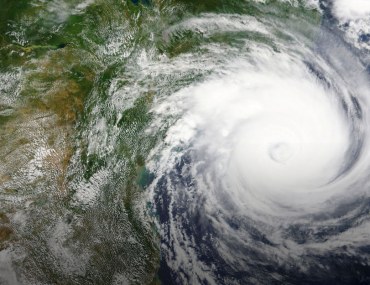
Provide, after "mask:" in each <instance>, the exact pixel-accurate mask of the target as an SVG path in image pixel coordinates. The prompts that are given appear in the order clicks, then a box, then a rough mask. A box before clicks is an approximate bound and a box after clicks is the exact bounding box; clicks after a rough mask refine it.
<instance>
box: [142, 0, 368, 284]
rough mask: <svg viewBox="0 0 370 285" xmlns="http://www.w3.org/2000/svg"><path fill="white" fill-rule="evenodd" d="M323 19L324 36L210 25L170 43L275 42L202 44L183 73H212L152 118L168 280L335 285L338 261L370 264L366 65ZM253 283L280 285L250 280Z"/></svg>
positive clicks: (224, 22)
mask: <svg viewBox="0 0 370 285" xmlns="http://www.w3.org/2000/svg"><path fill="white" fill-rule="evenodd" d="M342 2H343V3H344V2H345V1H342ZM342 2H341V1H337V2H335V4H336V6H335V7H334V8H335V9H336V10H338V9H339V8H338V7H339V6H338V5H341V3H342ZM346 3H347V2H346ZM326 4H328V3H326ZM325 7H327V6H322V8H323V9H324V8H325ZM336 10H335V11H336ZM338 11H340V9H339V10H338ZM322 13H324V16H323V17H324V19H323V24H322V26H321V27H320V28H318V27H315V26H314V25H312V23H310V24H308V23H303V24H302V25H308V27H309V28H307V27H304V28H303V26H298V27H294V26H292V25H290V23H283V24H282V23H277V22H275V21H274V20H272V21H271V22H269V21H267V20H266V19H264V20H262V21H255V19H253V18H252V17H250V18H247V17H246V18H243V17H242V16H236V15H234V16H233V17H229V16H226V15H224V16H219V15H218V16H216V15H211V14H207V15H203V16H202V17H201V19H199V18H198V19H190V20H186V21H185V22H183V23H182V24H181V23H180V24H177V26H175V27H173V28H172V29H170V30H169V31H168V34H166V36H167V37H171V33H173V34H176V33H179V31H182V30H191V31H193V32H197V31H198V30H199V29H200V30H201V33H202V35H205V36H206V37H208V38H212V36H214V34H215V33H219V31H220V30H221V31H222V32H223V33H235V31H237V32H238V33H241V31H243V30H244V31H245V32H249V31H251V30H258V33H260V34H261V37H262V35H263V36H266V37H271V38H272V39H273V44H272V45H271V44H269V43H268V42H265V43H263V44H261V43H256V42H254V41H253V39H252V40H251V39H247V40H245V39H244V41H242V42H243V44H241V45H239V46H238V47H236V46H235V45H232V44H230V46H221V47H220V46H219V45H217V44H214V43H207V44H204V46H203V47H202V48H203V49H204V50H206V51H208V53H206V54H205V55H204V54H202V55H200V56H199V55H197V56H199V58H197V59H196V60H195V59H194V58H191V57H184V58H182V60H183V61H182V64H181V67H182V70H181V72H185V71H184V70H186V68H189V69H191V68H190V67H195V68H199V66H198V65H197V64H198V62H202V63H204V62H209V61H210V58H213V62H217V63H216V65H215V66H213V67H212V72H211V73H208V70H203V71H202V72H203V73H205V74H206V75H203V77H202V80H199V81H198V82H196V83H192V84H190V85H187V86H185V87H183V88H180V89H179V90H178V91H177V92H175V93H173V94H172V95H171V96H170V97H169V98H167V99H166V100H161V99H159V101H158V102H157V104H156V106H155V107H154V108H153V112H154V113H155V114H156V116H157V117H159V118H161V120H162V123H163V122H168V121H171V122H172V123H171V124H169V125H171V126H170V127H169V129H168V131H167V133H166V137H165V140H164V142H163V144H162V145H160V146H159V147H158V148H156V149H155V151H153V153H152V159H150V161H149V162H148V165H149V167H150V170H151V171H152V172H153V173H155V177H156V179H155V180H154V182H153V183H152V184H151V193H152V198H151V199H152V200H154V202H155V204H156V205H157V207H156V212H157V213H158V215H159V217H160V218H159V227H160V228H161V229H162V236H163V237H164V238H163V241H162V249H163V252H164V256H165V259H166V260H167V263H168V265H169V267H170V269H169V272H177V273H178V272H183V274H180V276H178V277H177V279H176V280H178V282H185V283H186V282H191V283H193V282H195V283H203V282H209V283H208V284H217V283H222V284H223V283H225V284H234V283H233V282H234V281H235V280H239V281H240V280H244V282H246V284H249V283H250V284H272V283H271V282H274V278H276V280H279V282H287V284H290V282H292V283H293V284H297V283H296V282H298V281H297V280H301V279H300V278H302V276H308V275H310V274H311V273H312V272H317V274H316V275H315V276H314V277H310V278H309V280H311V281H310V282H313V283H312V284H321V283H320V282H323V281H322V280H326V281H324V283H322V284H331V283H330V282H332V280H331V279H330V278H329V277H322V276H321V275H325V274H327V273H328V272H331V269H330V268H329V267H330V265H329V264H330V262H332V261H330V260H329V259H330V258H334V257H332V256H331V255H330V254H331V252H332V251H333V250H336V251H337V253H338V256H341V257H338V259H337V261H335V262H341V266H345V264H346V262H348V260H347V259H346V258H343V256H347V257H348V256H352V253H353V252H357V253H359V252H362V254H366V253H364V251H363V248H365V247H366V245H367V241H368V239H369V234H367V229H368V227H369V223H368V221H366V219H367V218H365V217H364V215H365V213H366V211H368V210H367V209H368V206H367V205H366V202H365V201H367V199H368V196H369V191H368V187H369V182H368V178H367V173H368V171H369V168H370V163H369V161H370V160H369V142H368V138H367V136H368V132H369V121H368V120H369V119H368V114H367V112H366V110H367V109H368V108H369V105H368V104H369V103H368V99H367V98H368V93H369V90H370V87H369V84H368V83H367V82H368V79H369V78H368V74H367V71H366V68H365V65H364V60H365V58H364V57H361V56H359V54H360V52H359V51H354V50H353V49H350V48H348V44H347V43H346V41H345V40H343V39H342V38H341V36H339V34H340V33H341V32H339V30H338V29H337V28H336V27H333V26H330V25H327V26H325V17H332V14H330V13H331V12H330V10H329V8H327V10H325V9H324V11H323V12H322ZM325 13H326V14H325ZM325 15H326V16H325ZM217 17H220V18H219V19H216V18H217ZM274 26H275V27H277V29H278V28H280V29H283V30H284V29H285V30H284V32H282V31H279V32H281V33H284V34H285V35H284V37H280V38H279V37H277V36H276V35H275V34H274V33H275V32H276V31H274V30H273V29H272V28H271V27H274ZM204 27H208V28H207V29H205V28H204ZM202 29H203V30H202ZM308 37H312V38H313V41H314V44H309V43H308ZM221 50H223V51H221ZM216 59H217V60H216ZM178 60H179V59H178ZM177 65H178V66H179V64H178V63H177ZM189 66H190V67H189ZM208 66H209V65H208ZM191 70H192V69H191ZM191 72H194V71H193V70H192V71H191ZM158 124H160V122H158ZM350 231H351V234H350ZM344 247H346V248H348V247H350V248H351V249H352V251H351V252H348V251H347V250H345V249H343V248H344ZM328 256H331V257H330V258H329V257H328ZM353 256H356V254H354V255H353ZM353 258H354V257H353ZM266 260H269V262H266ZM338 260H339V261H338ZM335 262H334V263H335ZM356 262H360V261H356ZM271 264H272V265H271ZM269 266H273V267H272V268H275V269H272V268H271V267H269ZM339 267H340V266H339ZM171 270H172V271H171ZM250 271H254V272H255V271H256V272H258V274H257V275H258V276H260V277H261V276H263V272H273V273H274V274H275V275H271V276H273V278H272V277H271V276H270V277H266V278H262V277H261V278H260V279H258V278H257V280H258V281H256V280H254V279H253V278H252V279H251V277H250V276H248V272H250ZM295 271H297V272H300V273H299V274H301V275H299V274H298V275H297V276H298V277H292V276H293V274H292V272H295ZM190 272H191V273H190ZM226 272H227V273H226ZM168 274H171V273H168ZM225 274H226V275H227V276H229V279H226V281H225V279H219V278H218V276H224V275H225ZM286 276H290V277H286ZM333 276H335V274H334V275H333ZM269 278H272V279H269ZM295 278H298V279H295ZM315 278H317V279H315ZM325 278H327V279H325ZM333 278H335V277H333ZM205 280H206V281H205ZM261 280H265V281H261ZM276 280H275V281H276ZM314 280H316V281H314ZM317 280H319V281H320V280H321V281H320V282H319V281H317ZM239 281H238V282H239ZM248 282H249V283H248ZM315 282H319V283H315ZM325 282H327V283H325ZM279 284H280V283H279ZM307 284H311V283H307ZM333 284H334V283H333Z"/></svg>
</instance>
